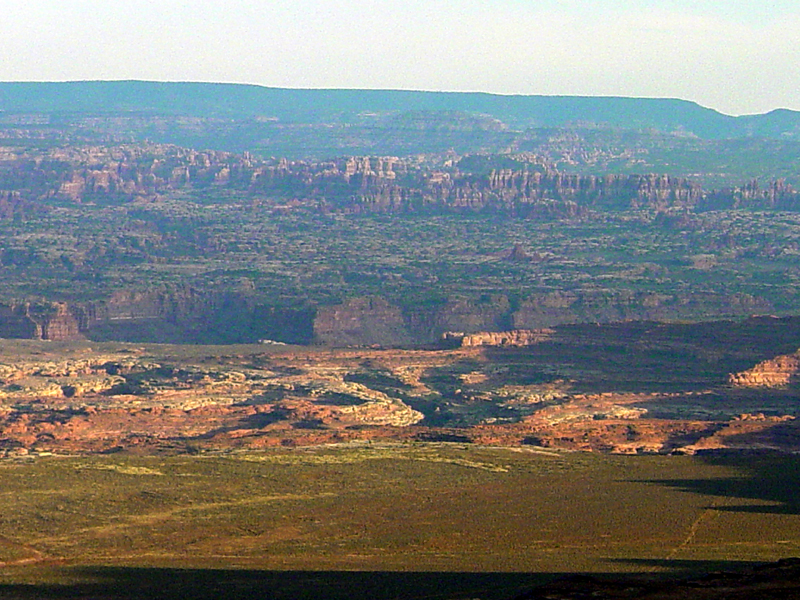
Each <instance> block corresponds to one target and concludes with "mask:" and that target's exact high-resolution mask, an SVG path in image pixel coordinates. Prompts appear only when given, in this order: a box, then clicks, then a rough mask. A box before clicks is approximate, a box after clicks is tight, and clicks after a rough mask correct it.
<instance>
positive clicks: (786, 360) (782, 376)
mask: <svg viewBox="0 0 800 600" xmlns="http://www.w3.org/2000/svg"><path fill="white" fill-rule="evenodd" d="M798 381H800V350H798V351H797V352H795V353H794V354H784V355H783V356H778V357H775V358H773V359H771V360H765V361H763V362H760V363H758V364H757V365H756V366H755V367H753V368H752V369H748V370H747V371H742V372H740V373H731V374H730V375H728V383H730V384H731V385H734V386H737V387H785V386H787V385H790V384H794V383H798Z"/></svg>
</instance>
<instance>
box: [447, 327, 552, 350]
mask: <svg viewBox="0 0 800 600" xmlns="http://www.w3.org/2000/svg"><path fill="white" fill-rule="evenodd" d="M554 333H555V331H554V330H553V329H536V330H530V329H514V330H512V331H496V332H492V331H482V332H479V333H471V334H466V333H461V332H455V331H448V332H445V333H444V334H443V336H442V341H443V342H444V343H445V344H446V345H457V346H462V347H465V348H466V347H470V346H532V345H533V344H538V343H540V342H544V341H546V340H549V339H550V338H551V337H552V335H553V334H554Z"/></svg>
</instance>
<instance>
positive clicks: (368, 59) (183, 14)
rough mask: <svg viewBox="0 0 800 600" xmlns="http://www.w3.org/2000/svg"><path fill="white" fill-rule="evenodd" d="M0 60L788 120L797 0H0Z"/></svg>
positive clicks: (85, 75) (102, 75)
mask: <svg viewBox="0 0 800 600" xmlns="http://www.w3.org/2000/svg"><path fill="white" fill-rule="evenodd" d="M731 5H733V6H731ZM0 57H2V60H0V80H5V81H63V80H75V79H149V80H162V81H225V82H240V83H255V84H260V85H266V86H277V87H315V88H319V87H324V88H328V87H330V88H392V89H420V90H456V91H485V92H493V93H502V94H564V95H573V94H576V95H615V96H658V97H674V98H684V99H687V100H694V101H696V102H699V103H700V104H702V105H704V106H709V107H712V108H716V109H718V110H720V111H722V112H726V113H729V114H743V113H754V112H765V111H768V110H771V109H773V108H780V107H783V108H792V109H796V110H800V2H798V0H772V1H771V0H726V1H719V0H693V1H690V0H607V1H604V2H603V1H600V0H541V1H535V0H372V1H367V0H291V1H284V0H273V1H269V0H267V1H257V0H225V1H224V2H222V1H217V0H192V1H183V0H24V1H23V0H3V3H2V9H0Z"/></svg>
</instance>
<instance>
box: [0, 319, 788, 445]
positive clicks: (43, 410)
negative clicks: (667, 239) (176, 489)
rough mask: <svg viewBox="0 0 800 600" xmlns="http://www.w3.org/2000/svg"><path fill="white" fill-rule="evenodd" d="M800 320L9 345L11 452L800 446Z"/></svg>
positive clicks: (0, 439)
mask: <svg viewBox="0 0 800 600" xmlns="http://www.w3.org/2000/svg"><path fill="white" fill-rule="evenodd" d="M799 336H800V319H797V318H782V319H778V318H774V317H758V318H751V319H747V320H744V321H739V322H734V321H721V322H715V323H705V324H692V325H690V324H685V325H681V324H673V325H668V324H658V323H622V324H615V325H571V326H561V327H556V328H553V329H548V330H540V331H535V332H533V331H529V332H520V331H517V332H508V333H507V334H497V333H489V334H485V335H481V334H472V335H469V336H461V335H457V334H454V335H451V336H448V337H447V339H445V340H443V342H442V344H441V345H440V346H439V347H430V348H428V349H415V350H411V349H407V350H400V349H391V350H390V349H380V348H343V349H330V348H323V347H299V346H286V345H280V344H261V345H240V346H167V345H131V344H121V343H90V342H42V341H32V340H13V341H10V340H6V341H3V343H2V356H0V379H1V380H2V386H0V403H1V406H2V408H1V409H0V410H1V411H2V416H1V417H0V445H1V446H2V451H3V453H4V454H5V455H7V456H18V455H28V454H37V453H38V454H41V453H57V454H61V453H76V452H77V453H82V452H88V453H95V452H111V451H118V450H126V451H136V452H145V453H149V452H177V453H181V452H203V451H211V450H220V449H241V448H251V449H252V448H264V447H273V446H304V445H318V444H325V443H334V442H348V441H355V440H384V441H389V440H391V441H457V442H465V443H476V444H482V445H501V446H520V445H532V446H541V447H548V448H560V449H570V450H588V451H601V452H612V453H633V454H637V453H638V454H641V453H656V454H667V453H695V452H697V451H705V450H714V449H726V448H728V449H777V450H783V451H794V450H797V449H800V430H799V429H798V425H797V421H796V417H797V416H798V415H800V403H798V398H797V384H796V382H797V378H798V364H800V359H798V355H797V354H796V353H795V351H796V350H797V348H796V344H797V340H798V339H799Z"/></svg>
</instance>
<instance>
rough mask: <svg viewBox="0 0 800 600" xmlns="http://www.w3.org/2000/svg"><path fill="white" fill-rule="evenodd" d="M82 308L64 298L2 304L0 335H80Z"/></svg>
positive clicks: (37, 337) (56, 338)
mask: <svg viewBox="0 0 800 600" xmlns="http://www.w3.org/2000/svg"><path fill="white" fill-rule="evenodd" d="M79 317H80V312H79V311H76V310H74V309H73V308H71V307H70V306H68V305H67V304H65V303H61V302H45V303H39V304H34V303H31V302H25V303H21V304H6V305H0V338H23V339H34V340H53V341H65V340H76V339H81V338H82V337H83V336H82V335H81V332H80V322H79Z"/></svg>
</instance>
